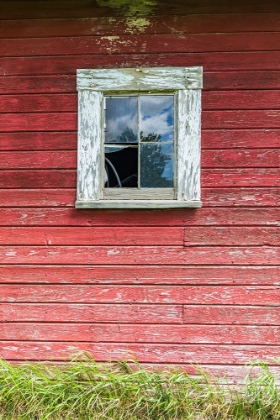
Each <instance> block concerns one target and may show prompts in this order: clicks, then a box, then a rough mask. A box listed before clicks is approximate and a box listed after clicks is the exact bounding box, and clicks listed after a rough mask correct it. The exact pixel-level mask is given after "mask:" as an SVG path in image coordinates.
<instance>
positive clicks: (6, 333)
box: [0, 322, 280, 345]
mask: <svg viewBox="0 0 280 420" xmlns="http://www.w3.org/2000/svg"><path fill="white" fill-rule="evenodd" d="M15 337H17V340H24V341H34V340H37V339H38V337H40V341H69V342H79V341H92V342H107V341H109V342H119V343H135V342H148V343H177V344H179V343H180V344H192V343H193V344H195V343H197V344H215V343H217V344H219V343H223V344H247V345H248V344H255V345H279V344H280V327H279V326H247V325H246V326H245V325H242V326H240V325H232V326H229V325H223V326H221V325H161V326H160V328H159V326H158V325H156V324H154V325H149V324H143V325H141V324H137V325H131V324H82V323H81V324H77V323H75V324H70V323H68V324H64V323H63V324H60V323H55V324H52V323H46V324H41V323H31V322H30V323H27V324H26V323H8V324H7V323H3V324H2V326H1V333H0V340H1V341H3V340H9V341H10V340H14V339H15Z"/></svg>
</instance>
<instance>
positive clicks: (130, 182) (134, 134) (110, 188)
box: [76, 67, 202, 208]
mask: <svg viewBox="0 0 280 420" xmlns="http://www.w3.org/2000/svg"><path fill="white" fill-rule="evenodd" d="M77 88H78V98H79V99H78V101H79V109H78V188H77V201H76V207H77V208H174V207H201V201H200V126H201V123H200V121H201V88H202V68H201V67H189V68H185V67H160V68H136V69H112V70H111V69H103V70H100V69H94V70H78V71H77Z"/></svg>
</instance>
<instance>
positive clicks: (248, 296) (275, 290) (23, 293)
mask: <svg viewBox="0 0 280 420" xmlns="http://www.w3.org/2000/svg"><path fill="white" fill-rule="evenodd" d="M0 291H1V294H0V302H2V303H3V302H10V303H14V302H17V303H24V302H26V303H31V302H33V303H35V302H36V303H40V302H44V303H47V302H49V303H54V302H56V303H61V304H62V303H87V304H89V303H108V304H123V303H127V304H136V303H139V304H140V303H141V304H162V305H172V306H173V305H174V304H175V305H178V304H181V305H187V304H189V305H241V306H242V305H244V306H247V305H261V306H264V305H267V306H276V307H278V306H279V303H280V285H278V286H277V285H275V286H274V285H271V286H263V285H261V286H256V285H254V286H247V285H246V286H220V285H218V286H217V285H216V286H207V285H203V286H199V285H194V286H184V285H179V286H178V285H174V286H172V287H170V285H169V286H167V285H165V286H164V285H161V286H152V285H144V286H140V285H123V286H121V285H119V286H118V287H117V288H116V287H115V286H114V285H110V286H109V285H106V286H102V285H83V286H82V285H67V284H60V285H11V284H9V285H0ZM108 310H109V309H108ZM194 312H195V311H194ZM182 313H183V310H182ZM272 313H275V311H273V310H272ZM42 316H43V315H42ZM194 316H195V314H194ZM231 319H232V317H231ZM239 319H241V318H239ZM81 321H82V319H81ZM256 321H257V320H256ZM266 321H267V322H266V324H269V320H268V318H267V319H266ZM154 323H156V318H154ZM195 323H197V321H196V322H195ZM201 323H205V324H208V323H209V320H208V318H203V319H201ZM222 323H223V322H222ZM228 323H229V324H231V323H232V322H228ZM239 323H242V322H241V321H240V322H239ZM244 323H245V319H244ZM276 324H277V325H278V321H277V323H276Z"/></svg>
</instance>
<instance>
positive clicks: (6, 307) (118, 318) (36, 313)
mask: <svg viewBox="0 0 280 420" xmlns="http://www.w3.org/2000/svg"><path fill="white" fill-rule="evenodd" d="M182 309H183V308H182V306H181V305H153V304H149V305H137V304H133V305H124V304H117V305H81V304H75V305H71V304H68V303H67V304H60V305H58V304H45V303H43V304H42V303H40V304H27V303H25V304H24V305H20V304H0V322H13V321H15V322H71V323H74V322H79V323H81V322H113V323H115V322H117V323H128V322H133V323H135V324H139V323H141V324H145V323H153V322H155V320H156V322H157V323H164V324H181V323H182V321H183V320H182V315H183V310H182ZM272 318H273V315H272Z"/></svg>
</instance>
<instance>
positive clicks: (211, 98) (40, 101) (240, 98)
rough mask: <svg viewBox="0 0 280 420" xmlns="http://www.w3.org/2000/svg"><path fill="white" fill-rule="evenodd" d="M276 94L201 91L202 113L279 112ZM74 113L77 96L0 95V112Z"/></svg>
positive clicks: (279, 102)
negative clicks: (226, 111) (238, 111)
mask: <svg viewBox="0 0 280 420" xmlns="http://www.w3.org/2000/svg"><path fill="white" fill-rule="evenodd" d="M279 98H280V91H279V90H247V91H246V90H241V91H230V92H228V91H220V92H215V91H205V92H204V91H203V92H202V101H203V110H218V109H220V110H223V109H224V110H230V109H233V110H234V109H238V110H240V109H257V110H260V109H279V108H280V99H279ZM46 110H48V111H49V112H76V111H77V95H76V94H73V93H69V94H45V95H39V94H33V95H28V94H22V95H2V97H1V103H0V112H3V113H13V112H15V113H22V112H23V113H25V112H26V113H33V112H45V111H46Z"/></svg>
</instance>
